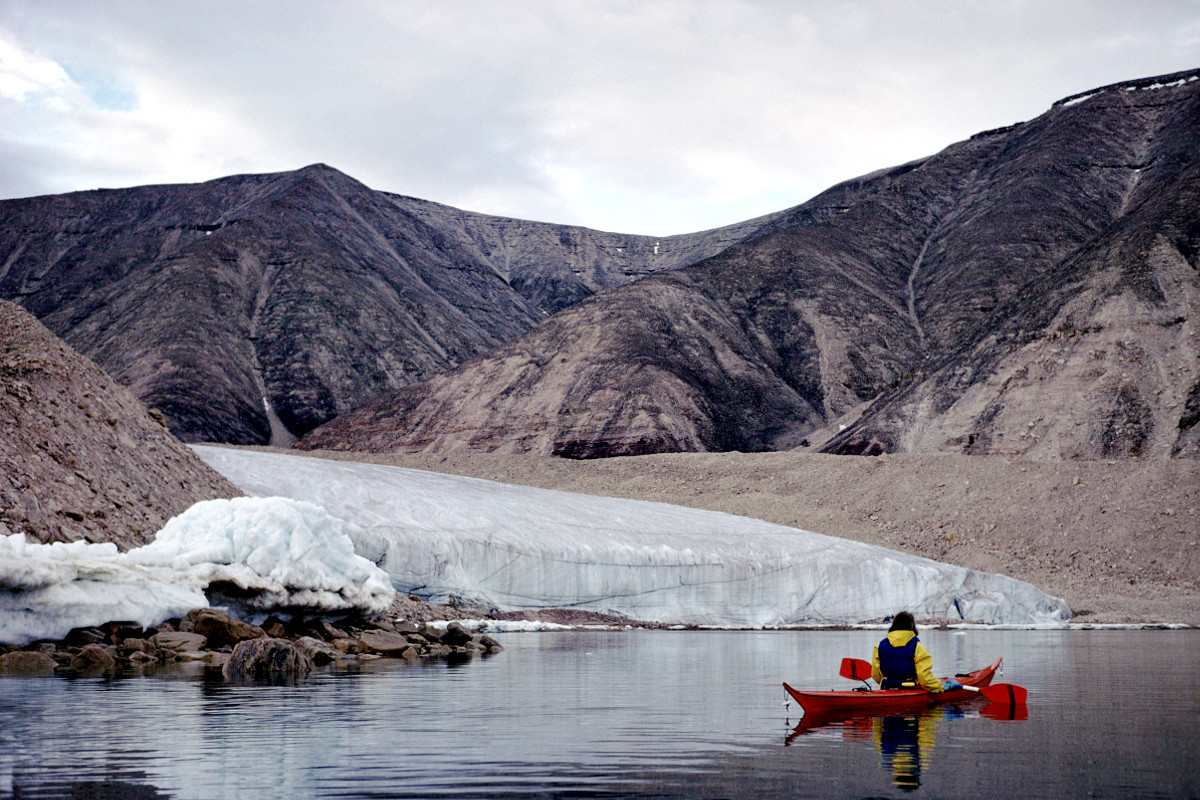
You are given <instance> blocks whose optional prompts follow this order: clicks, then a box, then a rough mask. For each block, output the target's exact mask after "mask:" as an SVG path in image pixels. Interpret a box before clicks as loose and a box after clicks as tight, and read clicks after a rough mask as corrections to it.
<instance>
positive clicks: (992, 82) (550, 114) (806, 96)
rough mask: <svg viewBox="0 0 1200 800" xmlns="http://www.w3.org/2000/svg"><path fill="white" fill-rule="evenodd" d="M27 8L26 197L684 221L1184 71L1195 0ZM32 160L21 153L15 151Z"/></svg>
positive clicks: (11, 82)
mask: <svg viewBox="0 0 1200 800" xmlns="http://www.w3.org/2000/svg"><path fill="white" fill-rule="evenodd" d="M1154 11H1155V13H1153V14H1149V13H1146V12H1145V11H1144V9H1141V8H1140V7H1138V6H1135V5H1134V4H1127V3H1121V2H1084V0H1063V1H1062V2H1056V3H1043V2H1021V1H1018V0H1010V2H1000V3H988V4H962V3H957V2H935V0H921V1H919V2H912V3H904V4H898V3H891V4H881V3H874V2H853V1H851V2H844V3H838V4H826V3H773V2H766V1H765V0H763V1H761V2H760V1H757V0H696V1H695V2H685V1H684V0H638V1H637V2H634V1H633V0H627V1H626V0H597V2H588V3H562V2H555V1H553V0H525V1H524V2H512V3H493V2H456V3H453V4H440V3H423V2H391V1H390V0H388V1H387V2H385V1H384V0H379V1H378V2H375V1H374V0H358V2H344V3H325V2H316V1H315V0H288V2H282V0H275V2H265V1H264V2H256V3H240V2H232V1H231V0H226V1H225V2H203V3H202V2H194V1H192V0H177V1H176V2H172V3H145V2H132V1H129V2H121V1H119V0H110V2H105V3H82V2H80V3H67V2H64V3H38V4H28V3H20V2H17V1H16V0H9V2H7V3H3V4H0V153H3V154H4V156H5V158H6V166H5V167H4V168H3V169H0V196H19V195H22V194H30V193H43V192H60V191H68V190H72V189H85V188H92V187H94V186H100V185H107V186H120V185H134V184H138V183H160V182H176V181H200V180H207V179H211V178H216V177H220V176H222V175H226V174H230V173H233V172H247V171H252V172H271V171H280V170H288V169H295V168H298V167H300V166H303V165H305V164H308V163H312V162H317V161H321V162H325V163H328V164H331V165H332V166H335V167H337V168H339V169H341V170H343V171H345V172H347V173H349V174H350V175H352V176H354V177H356V178H358V179H360V180H362V181H363V182H365V183H367V184H368V185H370V186H372V187H374V188H377V189H384V190H387V191H393V192H398V193H402V194H410V195H415V196H418V197H424V198H428V199H431V200H437V201H439V202H443V203H448V204H451V205H456V206H459V207H464V208H469V209H472V210H478V211H485V212H488V213H495V214H502V215H506V216H516V217H524V218H533V219H543V220H548V221H553V222H564V223H577V224H585V225H589V226H591V227H598V228H604V229H609V230H621V231H627V232H639V233H654V234H668V233H679V232H684V231H688V230H697V229H701V228H706V227H713V226H716V225H722V224H728V223H731V222H735V221H738V220H741V219H746V218H748V217H751V216H755V215H757V214H762V213H767V212H770V211H774V210H778V209H780V208H784V207H787V206H790V205H794V204H796V203H799V202H802V201H803V200H806V199H808V198H809V197H811V196H812V195H814V194H816V193H818V192H819V191H821V190H823V189H824V188H827V187H828V186H830V185H832V184H833V183H836V182H838V181H840V180H844V179H848V178H850V177H854V176H855V175H858V174H862V173H865V172H869V171H872V170H875V169H878V168H881V167H885V166H890V165H894V164H898V163H902V162H905V161H908V160H911V159H913V158H916V157H920V156H924V155H928V154H929V153H931V152H934V151H936V150H938V149H941V148H942V147H945V146H946V145H949V144H951V143H952V142H954V141H957V140H960V139H963V138H965V137H967V136H969V135H971V134H972V133H975V132H977V131H979V130H983V129H986V128H990V127H996V126H999V125H1004V124H1009V123H1012V122H1016V121H1019V120H1022V119H1028V118H1030V117H1032V116H1035V115H1036V114H1038V113H1041V112H1042V111H1044V110H1045V109H1046V108H1047V107H1048V106H1049V105H1050V103H1052V102H1053V101H1054V100H1056V99H1059V98H1061V97H1063V96H1066V95H1068V94H1072V93H1074V92H1078V91H1083V90H1085V89H1088V88H1092V87H1095V86H1099V85H1103V84H1106V83H1111V82H1115V81H1119V80H1124V79H1129V78H1134V77H1142V76H1145V75H1151V74H1158V73H1164V72H1170V71H1175V70H1179V69H1185V68H1188V67H1191V66H1195V64H1193V63H1189V59H1193V58H1194V55H1193V54H1194V53H1195V52H1196V51H1197V48H1196V44H1197V42H1200V20H1197V19H1196V16H1197V15H1195V14H1194V12H1193V6H1192V5H1191V4H1189V3H1186V2H1178V3H1157V4H1156V5H1155V6H1154ZM7 159H12V160H7Z"/></svg>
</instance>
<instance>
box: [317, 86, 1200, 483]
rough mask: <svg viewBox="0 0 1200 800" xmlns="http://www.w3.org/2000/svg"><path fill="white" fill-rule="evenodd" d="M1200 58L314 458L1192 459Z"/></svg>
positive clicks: (463, 378) (343, 420)
mask: <svg viewBox="0 0 1200 800" xmlns="http://www.w3.org/2000/svg"><path fill="white" fill-rule="evenodd" d="M1197 130H1200V71H1192V72H1188V73H1181V74H1179V75H1171V76H1166V77H1163V78H1154V79H1146V80H1140V81H1131V82H1128V83H1124V84H1120V85H1116V86H1111V87H1106V88H1104V89H1101V90H1097V91H1095V92H1091V93H1087V94H1086V95H1082V96H1078V97H1075V98H1068V99H1067V100H1064V101H1062V102H1060V103H1057V104H1055V106H1054V107H1052V108H1051V109H1050V110H1049V111H1048V112H1046V113H1045V114H1043V115H1042V116H1040V117H1038V118H1036V119H1034V120H1031V121H1029V122H1025V123H1021V124H1018V125H1014V126H1011V127H1009V128H1005V129H1001V130H996V131H988V132H985V133H981V134H979V135H977V136H975V137H972V138H971V139H970V140H969V141H965V142H961V143H959V144H955V145H953V146H951V147H948V148H947V149H946V150H944V151H942V152H941V153H938V154H936V155H934V156H931V157H929V158H926V159H923V160H921V161H918V162H914V163H912V164H908V165H905V166H903V167H900V168H897V169H895V170H890V171H888V172H886V173H883V174H882V175H880V176H868V178H865V179H863V180H862V181H860V182H858V184H856V187H855V190H854V191H852V192H849V193H845V192H844V190H843V189H842V188H838V189H836V190H834V194H844V195H845V196H844V197H843V199H842V201H841V202H840V203H836V204H835V203H834V202H833V201H832V200H831V199H830V198H829V197H824V196H823V197H822V198H817V200H815V201H814V204H815V205H816V206H820V207H821V208H824V209H826V212H825V213H822V214H820V215H815V216H809V217H803V216H796V215H793V216H792V217H789V218H788V219H786V220H777V221H776V223H777V224H776V227H775V228H774V229H773V230H772V231H771V232H769V233H766V234H765V235H761V236H758V237H756V238H754V239H751V240H748V241H745V242H743V243H741V244H736V245H734V246H731V247H729V248H728V249H726V250H725V251H723V252H722V253H720V254H719V255H717V256H715V257H713V258H711V259H708V260H706V261H703V262H701V263H698V264H696V265H693V266H691V267H687V268H685V269H680V270H675V271H672V272H667V273H660V274H656V275H652V276H650V277H647V278H645V279H644V280H642V281H639V282H637V283H636V284H633V285H630V286H625V287H621V288H618V289H614V290H612V291H609V292H604V293H600V294H598V295H596V296H594V297H591V298H589V299H588V300H586V301H584V302H582V303H579V304H578V305H576V306H573V307H571V308H568V309H566V310H565V311H562V312H560V313H559V314H557V315H555V316H554V317H551V318H550V319H549V320H547V321H546V322H545V323H543V324H542V325H541V326H539V327H538V328H537V329H535V330H534V331H532V332H531V333H529V334H527V335H526V336H524V337H522V338H520V339H518V340H516V341H513V342H510V343H509V344H506V345H503V346H501V347H499V348H497V349H496V350H494V351H493V352H492V353H490V354H488V355H487V356H486V357H484V358H481V359H477V360H475V361H472V362H470V363H467V364H464V365H463V366H461V367H459V368H457V369H455V370H453V371H451V372H449V373H445V374H443V375H439V376H437V377H435V378H432V379H430V380H428V381H426V382H424V383H420V384H414V385H410V386H407V387H404V388H401V389H398V390H395V391H392V392H389V393H387V394H385V395H382V396H381V397H379V398H377V399H375V400H373V401H371V402H370V403H368V404H366V405H365V406H363V407H361V408H358V409H355V410H354V411H351V412H349V413H346V414H343V415H342V416H340V417H339V418H338V419H336V420H334V421H333V422H331V423H328V424H327V425H325V426H322V427H321V428H318V429H317V430H315V431H314V432H312V433H311V434H309V435H308V436H307V437H305V438H304V439H303V440H302V441H301V446H303V447H306V448H327V449H342V450H357V451H374V452H403V453H416V452H455V451H490V452H509V453H514V452H533V453H540V454H553V455H560V456H565V457H572V458H590V457H602V456H613V455H636V454H645V453H660V452H677V451H730V450H740V451H762V450H778V449H789V448H795V447H809V448H811V449H813V450H822V451H824V452H831V453H839V454H867V455H870V454H880V453H890V452H933V451H953V452H966V453H972V454H989V453H991V454H1005V455H1022V456H1027V457H1032V458H1046V459H1061V458H1080V457H1083V458H1088V457H1104V458H1111V457H1117V458H1120V457H1150V458H1169V457H1178V456H1185V457H1200V442H1198V438H1200V434H1198V433H1197V431H1198V427H1197V422H1198V421H1200V362H1198V361H1197V359H1196V353H1197V352H1200V277H1198V276H1200V214H1198V213H1197V209H1198V208H1200V137H1197V136H1196V131H1197Z"/></svg>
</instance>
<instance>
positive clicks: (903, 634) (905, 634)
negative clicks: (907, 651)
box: [887, 631, 917, 647]
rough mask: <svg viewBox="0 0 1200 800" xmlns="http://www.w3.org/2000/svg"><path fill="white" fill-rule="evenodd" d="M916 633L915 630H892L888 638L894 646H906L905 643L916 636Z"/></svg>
mask: <svg viewBox="0 0 1200 800" xmlns="http://www.w3.org/2000/svg"><path fill="white" fill-rule="evenodd" d="M916 635H917V634H916V632H914V631H891V632H889V633H888V635H887V640H888V641H889V642H890V643H891V645H892V647H904V645H906V644H908V643H909V642H910V641H911V640H912V639H914V638H916Z"/></svg>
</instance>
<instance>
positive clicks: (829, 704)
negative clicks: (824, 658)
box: [783, 658, 1003, 714]
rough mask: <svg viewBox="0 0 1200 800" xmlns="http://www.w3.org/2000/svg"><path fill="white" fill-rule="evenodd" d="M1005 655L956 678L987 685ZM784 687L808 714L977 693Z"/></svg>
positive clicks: (887, 708) (888, 706)
mask: <svg viewBox="0 0 1200 800" xmlns="http://www.w3.org/2000/svg"><path fill="white" fill-rule="evenodd" d="M1002 660H1003V659H999V658H997V659H996V661H995V662H994V663H992V664H991V665H990V666H987V667H984V668H982V669H977V670H975V671H974V672H972V673H970V674H968V675H957V676H955V680H957V681H958V682H959V683H961V684H962V685H963V686H964V687H973V688H974V689H975V690H976V691H978V689H979V688H980V687H983V686H987V685H989V684H990V683H991V682H992V678H993V677H995V675H996V670H998V669H999V668H1000V662H1001V661H1002ZM783 688H784V689H785V690H787V693H788V694H789V695H791V697H792V699H793V700H795V701H796V702H797V703H799V704H800V707H801V708H803V709H804V712H805V713H806V714H828V713H830V712H846V711H863V712H874V711H891V710H893V709H900V710H903V709H911V708H921V707H923V706H927V705H932V704H934V703H947V702H951V701H954V700H966V699H968V698H970V697H974V696H975V695H974V694H973V693H972V691H971V689H968V688H963V689H952V690H950V691H948V692H938V693H933V692H927V691H925V690H924V689H877V690H875V691H873V692H868V691H863V690H861V689H858V690H854V689H851V690H848V691H838V690H830V691H802V690H800V689H793V688H792V687H791V686H788V685H787V684H786V683H785V684H783Z"/></svg>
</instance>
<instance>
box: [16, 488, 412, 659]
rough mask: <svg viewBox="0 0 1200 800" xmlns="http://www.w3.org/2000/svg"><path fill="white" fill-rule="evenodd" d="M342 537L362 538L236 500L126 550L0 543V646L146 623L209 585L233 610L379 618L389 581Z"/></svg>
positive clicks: (307, 517)
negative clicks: (230, 590)
mask: <svg viewBox="0 0 1200 800" xmlns="http://www.w3.org/2000/svg"><path fill="white" fill-rule="evenodd" d="M351 534H355V535H358V536H360V537H361V536H363V535H365V534H364V532H362V531H355V529H354V526H353V525H350V524H348V523H345V522H343V521H342V520H338V519H334V518H333V517H330V516H329V515H328V514H327V513H326V512H325V511H324V509H322V508H320V507H318V506H315V505H313V504H311V503H304V502H298V501H295V500H288V499H283V498H266V499H263V498H248V497H246V498H238V499H235V500H209V501H206V502H203V503H197V504H195V505H194V506H192V507H191V508H189V509H188V510H187V511H185V512H184V513H183V514H180V515H179V516H178V517H175V518H174V519H172V520H170V521H169V522H168V523H167V525H166V526H165V527H164V528H163V530H161V531H159V533H158V536H157V539H156V540H155V541H154V542H152V543H151V544H148V545H146V546H145V547H141V548H138V549H135V550H131V551H129V552H128V553H119V552H118V551H117V548H116V545H113V544H89V543H87V542H72V543H70V544H63V543H56V544H35V543H31V542H27V541H26V539H25V536H24V535H23V534H16V535H11V536H0V642H4V643H8V644H27V643H29V642H31V641H36V640H38V639H60V638H62V637H63V636H65V635H66V634H67V633H68V632H69V631H70V630H71V629H72V628H76V627H83V626H88V625H99V624H102V623H104V622H110V621H117V620H120V621H130V622H136V623H138V624H139V625H142V626H143V627H149V626H152V625H155V624H157V623H159V622H162V621H163V620H165V619H169V618H171V617H178V616H182V615H183V614H186V613H187V612H188V611H189V610H191V609H193V608H203V607H205V606H207V605H208V604H209V601H208V598H207V597H206V595H205V590H206V589H208V588H210V587H211V586H212V585H213V584H225V585H233V586H236V587H238V588H239V589H240V590H244V591H239V592H238V595H239V598H240V601H241V603H242V604H243V605H246V606H249V607H250V608H252V609H258V610H260V611H264V612H265V611H269V610H272V609H277V608H294V607H305V608H313V609H318V610H322V611H340V610H345V609H348V608H352V607H353V608H360V609H363V610H367V611H382V610H383V609H385V608H387V606H388V605H390V603H391V600H392V597H393V596H394V590H393V589H392V587H391V582H390V581H389V579H388V577H387V575H386V574H385V573H384V572H383V571H381V570H380V569H379V568H378V567H376V566H375V565H374V564H372V563H371V562H370V561H367V560H366V559H364V558H362V557H361V556H359V555H357V554H355V553H354V545H353V544H352V542H351V538H350V535H351Z"/></svg>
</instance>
